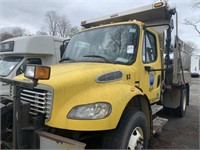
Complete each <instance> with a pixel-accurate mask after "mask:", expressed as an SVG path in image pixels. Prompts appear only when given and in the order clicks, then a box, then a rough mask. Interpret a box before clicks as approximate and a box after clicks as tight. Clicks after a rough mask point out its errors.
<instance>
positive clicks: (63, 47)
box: [60, 39, 69, 58]
mask: <svg viewBox="0 0 200 150" xmlns="http://www.w3.org/2000/svg"><path fill="white" fill-rule="evenodd" d="M68 43H69V39H67V40H64V41H63V44H62V45H60V58H62V56H63V54H64V52H65V49H66V47H67V45H68Z"/></svg>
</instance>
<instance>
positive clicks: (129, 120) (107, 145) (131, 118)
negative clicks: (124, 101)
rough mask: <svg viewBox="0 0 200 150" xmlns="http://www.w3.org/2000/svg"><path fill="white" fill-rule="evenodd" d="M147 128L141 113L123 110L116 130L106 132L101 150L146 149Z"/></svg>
mask: <svg viewBox="0 0 200 150" xmlns="http://www.w3.org/2000/svg"><path fill="white" fill-rule="evenodd" d="M147 146H148V128H147V121H146V117H145V115H144V113H143V112H141V111H133V110H125V112H124V114H123V115H122V117H121V120H120V122H119V124H118V126H117V128H116V129H114V130H110V131H106V132H105V134H104V136H103V144H102V147H103V149H131V150H133V149H147Z"/></svg>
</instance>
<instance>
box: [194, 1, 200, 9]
mask: <svg viewBox="0 0 200 150" xmlns="http://www.w3.org/2000/svg"><path fill="white" fill-rule="evenodd" d="M193 8H194V9H200V0H196V1H195V2H194V4H193Z"/></svg>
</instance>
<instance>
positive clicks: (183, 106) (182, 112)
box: [176, 88, 188, 117]
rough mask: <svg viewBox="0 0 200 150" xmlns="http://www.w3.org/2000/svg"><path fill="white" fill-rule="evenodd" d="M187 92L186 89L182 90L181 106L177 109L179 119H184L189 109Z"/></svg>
mask: <svg viewBox="0 0 200 150" xmlns="http://www.w3.org/2000/svg"><path fill="white" fill-rule="evenodd" d="M187 93H188V92H187V90H186V89H185V88H181V96H180V106H179V107H178V108H177V109H176V114H177V116H178V117H184V116H185V113H186V109H187V98H188V96H187Z"/></svg>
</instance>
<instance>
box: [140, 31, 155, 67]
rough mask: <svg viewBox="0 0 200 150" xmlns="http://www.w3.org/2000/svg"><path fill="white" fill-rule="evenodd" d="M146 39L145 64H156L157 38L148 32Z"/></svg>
mask: <svg viewBox="0 0 200 150" xmlns="http://www.w3.org/2000/svg"><path fill="white" fill-rule="evenodd" d="M144 37H145V38H144V41H143V50H142V60H143V62H144V63H151V62H155V61H156V59H157V47H156V37H155V35H153V34H152V33H150V32H148V31H147V32H146V33H145V36H144Z"/></svg>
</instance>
